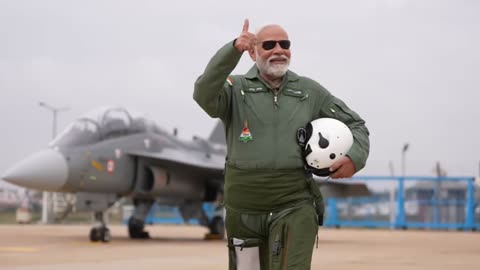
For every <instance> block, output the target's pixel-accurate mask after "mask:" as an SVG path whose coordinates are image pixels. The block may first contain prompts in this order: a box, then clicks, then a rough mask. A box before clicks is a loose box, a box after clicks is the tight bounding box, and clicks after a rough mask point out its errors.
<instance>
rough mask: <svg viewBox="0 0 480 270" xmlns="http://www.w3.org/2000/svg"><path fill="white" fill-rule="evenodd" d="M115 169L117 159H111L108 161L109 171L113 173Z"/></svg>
mask: <svg viewBox="0 0 480 270" xmlns="http://www.w3.org/2000/svg"><path fill="white" fill-rule="evenodd" d="M113 171H115V161H113V160H109V161H108V162H107V172H109V173H113Z"/></svg>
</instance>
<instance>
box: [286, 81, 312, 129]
mask: <svg viewBox="0 0 480 270" xmlns="http://www.w3.org/2000/svg"><path fill="white" fill-rule="evenodd" d="M282 93H283V99H282V100H281V102H280V109H281V110H282V114H285V115H282V116H281V118H282V119H287V122H291V121H294V122H295V123H298V122H299V121H298V118H299V117H300V118H302V116H303V118H304V119H302V120H304V121H307V122H308V120H310V119H311V112H310V109H309V108H310V106H308V101H309V99H310V93H309V91H308V90H303V89H295V88H285V89H284V90H283V91H282ZM304 121H303V122H304Z"/></svg>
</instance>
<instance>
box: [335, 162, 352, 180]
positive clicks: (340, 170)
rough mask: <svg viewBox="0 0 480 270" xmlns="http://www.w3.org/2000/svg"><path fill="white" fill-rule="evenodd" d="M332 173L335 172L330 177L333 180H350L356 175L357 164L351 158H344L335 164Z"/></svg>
mask: <svg viewBox="0 0 480 270" xmlns="http://www.w3.org/2000/svg"><path fill="white" fill-rule="evenodd" d="M330 171H331V172H334V173H332V174H331V175H330V177H331V178H332V179H338V178H350V177H352V176H353V175H354V174H355V164H353V161H352V160H351V159H350V158H349V157H342V158H341V159H339V160H338V161H337V162H335V163H333V165H332V166H331V167H330Z"/></svg>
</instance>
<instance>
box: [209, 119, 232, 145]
mask: <svg viewBox="0 0 480 270" xmlns="http://www.w3.org/2000/svg"><path fill="white" fill-rule="evenodd" d="M208 140H209V141H210V142H213V143H217V144H222V145H227V141H226V140H225V128H224V127H223V123H222V121H220V120H219V121H218V122H217V125H216V126H215V128H214V129H213V131H212V133H210V137H208Z"/></svg>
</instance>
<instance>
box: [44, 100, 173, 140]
mask: <svg viewBox="0 0 480 270" xmlns="http://www.w3.org/2000/svg"><path fill="white" fill-rule="evenodd" d="M147 131H151V132H155V133H158V134H161V135H164V134H167V132H165V131H163V130H162V129H161V128H159V127H158V126H157V125H155V123H154V122H153V121H151V120H148V119H146V118H145V117H143V116H132V114H130V113H129V112H128V111H127V110H126V109H125V108H121V107H107V108H101V109H97V110H94V111H92V112H89V113H87V114H86V115H85V116H83V117H80V118H78V119H77V120H75V121H74V122H73V123H71V124H70V125H68V126H67V128H65V130H64V131H63V132H61V133H60V134H59V135H58V136H57V137H56V138H55V139H54V140H53V141H52V142H51V143H50V146H78V145H87V144H93V143H97V142H100V141H102V140H106V139H109V138H114V137H120V136H125V135H129V134H135V133H142V132H147Z"/></svg>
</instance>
